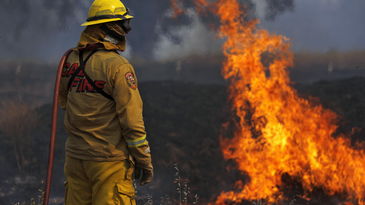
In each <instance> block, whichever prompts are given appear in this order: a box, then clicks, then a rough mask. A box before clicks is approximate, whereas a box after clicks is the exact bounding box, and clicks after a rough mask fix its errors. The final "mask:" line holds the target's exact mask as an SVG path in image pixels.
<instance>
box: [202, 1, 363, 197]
mask: <svg viewBox="0 0 365 205" xmlns="http://www.w3.org/2000/svg"><path fill="white" fill-rule="evenodd" d="M195 3H196V5H197V6H198V7H197V8H198V9H201V7H205V6H207V5H208V4H209V3H208V2H207V1H205V0H196V1H195ZM210 5H211V4H210ZM214 13H216V14H217V16H218V17H219V19H220V29H219V33H220V36H221V37H223V38H224V39H226V41H225V43H224V46H223V53H224V55H225V57H226V61H225V63H224V67H223V70H222V74H223V75H224V77H225V78H226V79H229V80H230V86H229V91H230V92H229V94H230V100H231V102H232V109H233V111H234V112H235V114H236V116H237V118H238V120H237V121H238V123H237V124H236V130H235V133H234V137H233V138H232V139H224V140H222V143H221V145H222V150H223V154H224V156H225V158H226V159H233V160H234V161H235V162H236V163H237V167H238V169H239V170H240V171H242V172H243V173H246V174H247V175H248V176H249V181H248V182H247V183H246V184H244V183H243V182H237V183H236V188H238V189H239V191H230V192H223V193H221V194H220V195H219V197H218V198H217V201H216V202H215V204H224V203H225V201H232V202H242V201H243V200H257V199H265V200H267V201H268V202H269V203H275V202H278V201H279V200H281V199H282V198H283V194H282V193H281V190H280V187H281V186H282V185H283V182H282V176H283V175H284V174H286V175H289V176H292V177H295V178H296V179H298V180H299V181H300V182H301V183H302V186H303V188H304V189H305V191H306V192H311V191H313V189H314V188H316V187H321V188H322V189H323V190H324V191H325V192H326V193H327V194H328V195H334V194H339V193H341V194H346V196H347V198H348V200H349V201H352V202H355V203H358V204H364V202H363V199H364V196H365V156H364V151H363V150H355V149H353V148H351V146H350V141H349V140H348V139H347V138H345V136H336V137H334V134H335V131H336V129H337V125H336V118H337V116H336V114H335V113H333V112H332V111H330V110H327V109H324V108H323V107H322V106H319V105H313V104H311V103H310V102H309V101H308V100H306V99H303V98H301V97H299V96H298V94H297V92H296V91H295V90H294V89H293V88H292V87H291V85H290V84H291V81H290V79H289V77H288V72H287V68H288V67H290V66H292V65H293V54H292V52H291V50H290V44H289V42H288V39H287V38H285V37H283V36H279V35H272V34H270V33H269V32H267V31H265V30H262V29H259V28H258V27H257V24H258V23H259V21H258V20H251V21H247V20H244V19H248V18H247V16H245V13H244V12H243V10H242V9H241V8H240V4H239V3H238V1H237V0H218V1H217V2H215V3H214Z"/></svg>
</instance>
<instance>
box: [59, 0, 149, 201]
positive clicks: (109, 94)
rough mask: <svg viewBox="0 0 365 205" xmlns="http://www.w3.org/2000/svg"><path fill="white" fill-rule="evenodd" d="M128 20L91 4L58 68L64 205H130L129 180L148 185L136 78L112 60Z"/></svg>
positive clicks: (118, 7)
mask: <svg viewBox="0 0 365 205" xmlns="http://www.w3.org/2000/svg"><path fill="white" fill-rule="evenodd" d="M131 19H133V16H132V15H130V13H129V11H128V9H127V8H126V7H125V6H124V5H123V3H122V2H121V1H120V0H95V1H94V2H93V3H92V5H91V7H90V9H89V13H88V19H87V21H86V22H85V23H83V24H82V26H86V28H85V30H84V31H83V32H82V34H81V37H80V41H79V43H78V46H77V47H76V48H74V49H73V51H72V52H71V53H70V55H69V56H68V58H67V61H66V64H65V66H64V68H63V72H62V79H61V85H60V96H59V97H60V105H61V108H62V109H65V118H64V125H65V128H66V130H67V133H68V137H67V141H66V159H65V166H64V172H65V178H66V193H65V204H66V205H107V204H108V205H112V204H113V205H116V204H118V205H121V204H123V205H124V204H127V205H129V204H135V203H136V202H135V199H134V198H135V195H136V193H135V188H134V184H133V179H134V177H136V176H137V177H138V176H139V178H138V182H139V184H140V185H144V184H147V183H149V182H151V181H152V178H153V167H152V162H151V154H150V148H149V145H148V141H147V139H146V131H145V127H144V121H143V117H142V100H141V97H140V93H139V91H138V83H137V78H136V74H135V71H134V69H133V67H132V65H131V64H130V63H129V62H128V60H127V59H125V58H124V57H122V56H120V55H119V54H118V52H117V51H124V50H125V47H126V38H125V36H126V34H127V33H128V32H129V31H130V30H131V26H130V21H131ZM134 173H135V174H134Z"/></svg>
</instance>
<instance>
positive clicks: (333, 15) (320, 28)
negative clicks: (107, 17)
mask: <svg viewBox="0 0 365 205" xmlns="http://www.w3.org/2000/svg"><path fill="white" fill-rule="evenodd" d="M75 1H76V0H63V1H52V2H55V3H48V4H47V5H46V6H44V3H42V0H32V1H31V2H32V3H31V4H30V3H29V2H30V1H29V0H24V1H23V0H18V1H11V0H0V6H1V7H0V18H1V20H0V25H1V30H0V43H1V44H2V46H1V47H0V59H19V58H20V59H36V60H44V61H46V62H55V61H57V59H58V58H59V56H60V55H61V54H62V53H63V52H64V51H65V50H67V49H68V48H70V47H73V46H75V45H76V43H77V41H78V39H79V34H80V32H81V30H82V28H81V27H79V24H80V23H82V19H84V18H86V14H87V7H88V4H90V2H91V1H90V0H84V1H83V2H82V3H80V2H79V3H78V5H77V7H75V8H72V9H68V6H69V5H73V2H75ZM80 1H81V0H80ZM252 1H253V2H255V3H256V4H257V9H256V11H257V14H258V16H261V17H263V16H265V12H267V5H266V3H264V0H252ZM17 2H18V3H17ZM22 2H28V3H26V4H25V5H14V4H21V3H22ZM57 2H58V3H57ZM126 2H127V3H126V4H127V5H128V7H130V8H131V9H132V10H134V14H135V16H136V17H137V18H136V19H135V20H134V22H133V25H134V30H133V31H132V32H131V33H130V36H128V40H129V44H130V46H131V48H132V50H131V54H132V55H137V56H144V57H151V58H159V57H158V56H157V57H156V54H154V53H153V52H160V51H159V49H162V50H161V52H167V53H169V51H170V50H171V49H175V50H176V49H178V50H179V49H180V48H181V50H183V52H184V55H185V54H186V53H189V52H193V53H194V52H195V53H199V52H200V53H206V52H208V51H209V52H212V50H214V49H218V48H219V46H217V45H219V41H218V43H217V42H210V41H216V39H215V38H214V33H211V32H210V31H209V29H208V27H206V26H205V25H204V23H203V22H202V21H201V20H200V19H199V17H196V16H194V14H192V13H190V14H188V15H187V19H188V20H187V21H184V23H176V24H174V25H171V23H170V24H169V25H165V24H164V22H165V19H166V18H167V14H168V12H167V8H168V6H169V5H168V1H167V0H154V1H151V0H139V1H131V0H129V1H126ZM37 5H38V6H37ZM14 7H16V9H15V10H14V9H12V8H14ZM24 11H26V12H24ZM58 15H61V16H64V18H62V19H61V20H60V19H59V18H57V16H58ZM10 17H11V18H10ZM52 19H54V20H52ZM364 19H365V0H296V1H294V9H293V10H291V11H286V12H284V13H282V14H279V15H278V16H277V17H276V18H275V20H272V21H267V20H264V18H263V24H262V27H263V28H268V29H269V30H271V31H273V32H276V33H278V34H283V35H286V36H288V37H289V38H291V39H292V43H293V46H294V48H295V50H314V51H327V50H329V49H339V50H352V49H365V21H364ZM205 34H206V35H207V36H208V38H206V37H205V36H204V35H205ZM186 35H187V36H188V37H187V38H184V39H180V43H184V44H190V45H186V46H183V47H182V46H181V45H179V43H178V44H174V40H175V39H174V38H175V37H176V38H177V39H178V38H179V37H182V36H186ZM171 37H173V38H172V40H171V39H170V38H171ZM199 39H202V40H201V41H200V40H199ZM207 39H208V40H207ZM209 39H210V40H209ZM170 40H171V41H170ZM178 40H179V39H178ZM192 40H194V41H192ZM194 45H195V46H201V47H203V48H200V50H199V49H195V48H193V47H194ZM204 46H208V47H207V48H204ZM163 49H165V50H163ZM195 53H194V54H195ZM174 55H175V57H176V55H177V56H178V55H180V53H174ZM162 56H163V57H164V58H169V56H168V55H162ZM160 58H161V56H160Z"/></svg>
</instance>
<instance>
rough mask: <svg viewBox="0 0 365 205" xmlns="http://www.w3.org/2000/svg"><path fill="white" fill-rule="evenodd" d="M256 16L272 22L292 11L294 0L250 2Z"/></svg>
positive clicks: (256, 0) (253, 0)
mask: <svg viewBox="0 0 365 205" xmlns="http://www.w3.org/2000/svg"><path fill="white" fill-rule="evenodd" d="M252 2H253V3H254V5H255V9H256V15H257V17H259V18H261V19H266V20H274V19H275V17H276V16H278V15H279V14H281V13H283V12H285V11H287V10H289V11H290V10H293V9H294V0H252Z"/></svg>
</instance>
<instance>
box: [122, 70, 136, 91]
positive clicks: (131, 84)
mask: <svg viewBox="0 0 365 205" xmlns="http://www.w3.org/2000/svg"><path fill="white" fill-rule="evenodd" d="M125 79H126V80H127V83H128V86H129V87H130V88H132V89H137V82H136V79H135V77H134V74H133V73H131V72H128V73H126V74H125Z"/></svg>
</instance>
